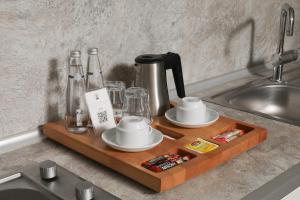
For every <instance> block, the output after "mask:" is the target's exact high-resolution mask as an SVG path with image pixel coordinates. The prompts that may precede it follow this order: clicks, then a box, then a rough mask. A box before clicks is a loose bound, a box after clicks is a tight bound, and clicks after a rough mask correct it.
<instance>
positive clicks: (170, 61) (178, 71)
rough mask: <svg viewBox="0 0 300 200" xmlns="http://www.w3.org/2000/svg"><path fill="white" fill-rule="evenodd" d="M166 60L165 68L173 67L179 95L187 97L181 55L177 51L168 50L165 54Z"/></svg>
mask: <svg viewBox="0 0 300 200" xmlns="http://www.w3.org/2000/svg"><path fill="white" fill-rule="evenodd" d="M164 61H165V70H167V69H172V72H173V77H174V81H175V86H176V91H177V95H178V97H180V98H183V97H185V89H184V82H183V76H182V66H181V59H180V56H179V55H178V54H176V53H172V52H168V53H167V54H164Z"/></svg>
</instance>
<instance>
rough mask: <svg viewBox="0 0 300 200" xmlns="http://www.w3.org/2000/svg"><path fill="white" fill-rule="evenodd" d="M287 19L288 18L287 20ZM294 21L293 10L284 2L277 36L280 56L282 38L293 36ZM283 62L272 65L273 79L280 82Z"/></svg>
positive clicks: (282, 51) (281, 52) (282, 43)
mask: <svg viewBox="0 0 300 200" xmlns="http://www.w3.org/2000/svg"><path fill="white" fill-rule="evenodd" d="M287 19H288V20H287ZM294 23H295V12H294V8H292V7H291V6H290V5H289V4H287V3H285V4H284V5H283V6H282V8H281V13H280V27H279V37H278V40H279V41H278V48H277V54H279V55H280V56H281V55H283V53H284V48H283V47H284V38H285V35H286V36H293V33H294ZM282 73H283V64H281V65H278V66H274V72H273V78H272V80H273V81H277V82H282Z"/></svg>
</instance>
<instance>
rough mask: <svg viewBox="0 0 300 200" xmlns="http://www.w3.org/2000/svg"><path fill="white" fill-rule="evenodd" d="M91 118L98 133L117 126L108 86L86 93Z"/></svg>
mask: <svg viewBox="0 0 300 200" xmlns="http://www.w3.org/2000/svg"><path fill="white" fill-rule="evenodd" d="M85 99H86V103H87V106H88V109H89V113H90V118H91V120H92V124H93V127H94V130H95V132H96V133H101V132H103V131H105V130H108V129H111V128H114V127H115V126H116V123H115V119H114V114H113V108H112V105H111V102H110V99H109V96H108V93H107V89H106V88H102V89H99V90H94V91H91V92H87V93H85Z"/></svg>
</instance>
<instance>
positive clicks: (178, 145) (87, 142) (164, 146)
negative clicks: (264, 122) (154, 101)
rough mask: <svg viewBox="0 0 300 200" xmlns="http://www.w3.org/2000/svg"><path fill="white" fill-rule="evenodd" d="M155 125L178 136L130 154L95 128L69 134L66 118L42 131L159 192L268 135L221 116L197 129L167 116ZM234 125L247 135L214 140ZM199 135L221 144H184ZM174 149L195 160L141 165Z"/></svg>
mask: <svg viewBox="0 0 300 200" xmlns="http://www.w3.org/2000/svg"><path fill="white" fill-rule="evenodd" d="M152 126H153V127H154V128H156V129H158V130H160V131H162V132H163V133H164V134H166V135H169V136H171V137H173V138H176V139H175V140H171V139H167V138H164V140H163V142H162V143H161V144H159V145H158V146H157V147H155V148H153V149H150V150H147V151H143V152H137V153H127V152H121V151H118V150H114V149H112V148H110V147H109V146H107V145H105V143H104V142H103V141H102V140H101V137H100V135H95V134H93V133H92V131H89V132H86V133H84V134H82V135H78V134H72V133H69V132H68V131H67V130H66V129H65V126H64V122H63V121H60V122H54V123H47V124H45V125H44V126H43V132H44V134H45V135H46V136H48V137H49V138H50V139H52V140H54V141H56V142H58V143H61V144H63V145H64V146H66V147H68V148H70V149H73V150H74V151H76V152H79V153H81V154H83V155H85V156H86V157H89V158H90V159H93V160H95V161H97V162H99V163H101V164H102V165H105V166H107V167H109V168H111V169H113V170H115V171H117V172H119V173H121V174H123V175H125V176H127V177H129V178H131V179H133V180H135V181H137V182H139V183H141V184H143V185H145V186H146V187H149V188H151V189H152V190H154V191H157V192H163V191H166V190H168V189H171V188H173V187H175V186H177V185H179V184H182V183H184V182H185V181H187V180H189V179H190V178H192V177H195V176H198V175H200V174H202V173H204V172H206V171H207V170H210V169H213V168H214V167H216V166H218V165H220V164H222V163H224V162H226V161H228V160H230V159H232V158H233V157H235V156H237V155H239V154H241V153H243V152H245V151H247V150H249V149H251V148H253V147H255V146H256V145H258V144H259V143H261V142H263V141H264V140H265V139H266V137H267V131H266V129H264V128H261V127H257V126H255V125H252V124H248V123H245V122H240V121H237V120H234V119H230V118H227V117H223V116H220V118H219V119H218V121H217V122H215V123H214V124H212V125H210V126H207V127H202V128H196V129H187V128H181V127H177V126H175V125H172V124H171V123H169V122H168V121H167V120H166V119H165V117H158V118H155V119H154V121H153V124H152ZM233 127H236V128H239V129H242V130H244V131H245V132H246V134H245V135H243V136H241V137H239V138H237V139H235V140H232V141H231V142H229V143H226V144H223V143H218V142H216V141H214V140H212V139H211V137H213V136H215V135H217V134H220V133H222V132H224V131H226V130H228V129H230V128H233ZM199 137H200V138H202V139H205V140H208V141H211V142H213V143H216V144H218V145H219V148H217V149H216V150H213V151H211V152H208V153H206V154H200V153H197V152H194V151H191V150H188V149H187V148H185V147H184V146H185V145H187V144H190V143H192V142H193V141H195V140H196V139H197V138H199ZM175 152H176V153H179V154H182V155H190V156H191V157H192V159H191V160H189V161H187V162H185V163H183V164H181V165H178V166H176V167H173V168H171V169H168V170H166V171H163V172H152V171H150V170H148V169H145V168H144V167H142V166H141V164H142V163H143V162H144V161H147V160H150V159H152V158H155V157H157V156H160V155H164V154H167V153H175Z"/></svg>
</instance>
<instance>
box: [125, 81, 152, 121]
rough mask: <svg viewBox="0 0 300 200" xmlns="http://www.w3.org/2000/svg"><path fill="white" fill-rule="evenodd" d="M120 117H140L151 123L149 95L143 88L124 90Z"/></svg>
mask: <svg viewBox="0 0 300 200" xmlns="http://www.w3.org/2000/svg"><path fill="white" fill-rule="evenodd" d="M122 116H140V117H144V118H145V119H146V120H147V122H148V123H149V124H150V123H151V113H150V107H149V94H148V91H147V90H146V89H145V88H142V87H130V88H128V89H126V90H125V98H124V104H123V113H122Z"/></svg>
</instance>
